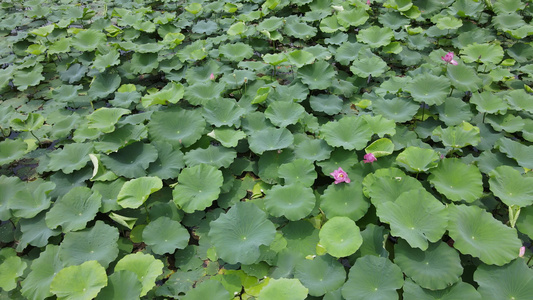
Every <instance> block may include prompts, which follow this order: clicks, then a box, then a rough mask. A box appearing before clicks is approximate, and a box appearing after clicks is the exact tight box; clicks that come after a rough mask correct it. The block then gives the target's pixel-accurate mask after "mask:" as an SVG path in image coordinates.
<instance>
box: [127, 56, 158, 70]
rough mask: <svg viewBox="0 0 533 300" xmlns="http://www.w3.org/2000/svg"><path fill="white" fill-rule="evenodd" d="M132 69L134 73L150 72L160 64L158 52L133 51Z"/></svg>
mask: <svg viewBox="0 0 533 300" xmlns="http://www.w3.org/2000/svg"><path fill="white" fill-rule="evenodd" d="M130 62H131V65H130V68H131V71H132V72H133V73H134V74H145V73H150V72H152V71H153V70H154V69H157V67H158V66H159V61H158V55H157V53H138V52H136V53H133V56H132V57H131V60H130Z"/></svg>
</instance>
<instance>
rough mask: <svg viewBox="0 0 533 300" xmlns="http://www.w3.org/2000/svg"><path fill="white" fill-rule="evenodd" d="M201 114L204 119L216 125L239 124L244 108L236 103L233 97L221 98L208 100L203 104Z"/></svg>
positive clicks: (237, 125)
mask: <svg viewBox="0 0 533 300" xmlns="http://www.w3.org/2000/svg"><path fill="white" fill-rule="evenodd" d="M203 110H204V111H203V116H204V118H205V120H206V121H207V122H208V123H210V124H212V125H214V126H216V127H221V126H236V127H239V126H240V125H241V117H242V116H243V115H244V113H245V110H244V108H242V107H239V106H238V105H237V102H235V100H233V99H229V98H222V99H218V100H217V101H209V102H207V103H206V104H205V105H204V106H203Z"/></svg>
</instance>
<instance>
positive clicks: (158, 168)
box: [146, 142, 185, 179]
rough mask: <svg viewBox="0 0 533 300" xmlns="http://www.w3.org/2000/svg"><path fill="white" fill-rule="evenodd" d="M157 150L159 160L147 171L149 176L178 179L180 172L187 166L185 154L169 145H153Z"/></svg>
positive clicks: (155, 143)
mask: <svg viewBox="0 0 533 300" xmlns="http://www.w3.org/2000/svg"><path fill="white" fill-rule="evenodd" d="M152 144H153V145H154V146H155V147H156V149H157V160H156V161H154V162H153V163H151V164H150V167H148V169H147V170H146V172H147V173H148V175H151V176H157V177H159V178H161V179H169V178H176V177H178V175H179V173H180V170H181V169H183V167H184V166H185V163H184V160H183V153H182V152H181V151H180V150H177V149H174V148H173V147H172V146H171V145H170V144H168V143H164V142H163V143H157V142H154V143H152Z"/></svg>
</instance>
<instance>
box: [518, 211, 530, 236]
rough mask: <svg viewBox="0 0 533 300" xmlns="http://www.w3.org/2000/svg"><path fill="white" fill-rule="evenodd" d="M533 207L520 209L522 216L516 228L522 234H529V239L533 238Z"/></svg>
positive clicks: (519, 217)
mask: <svg viewBox="0 0 533 300" xmlns="http://www.w3.org/2000/svg"><path fill="white" fill-rule="evenodd" d="M532 221H533V206H528V207H523V208H521V209H520V215H519V216H518V220H517V221H516V228H518V230H519V231H520V232H521V233H524V234H527V235H528V236H529V238H531V237H533V222H532Z"/></svg>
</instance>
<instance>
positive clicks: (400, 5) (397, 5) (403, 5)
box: [385, 0, 413, 12]
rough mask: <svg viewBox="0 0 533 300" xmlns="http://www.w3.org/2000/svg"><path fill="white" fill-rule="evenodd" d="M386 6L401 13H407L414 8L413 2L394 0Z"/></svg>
mask: <svg viewBox="0 0 533 300" xmlns="http://www.w3.org/2000/svg"><path fill="white" fill-rule="evenodd" d="M385 6H386V7H389V8H393V9H395V10H397V11H400V12H405V11H408V10H409V9H410V8H411V7H412V6H413V2H412V1H411V0H392V1H390V2H389V3H387V4H385Z"/></svg>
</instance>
